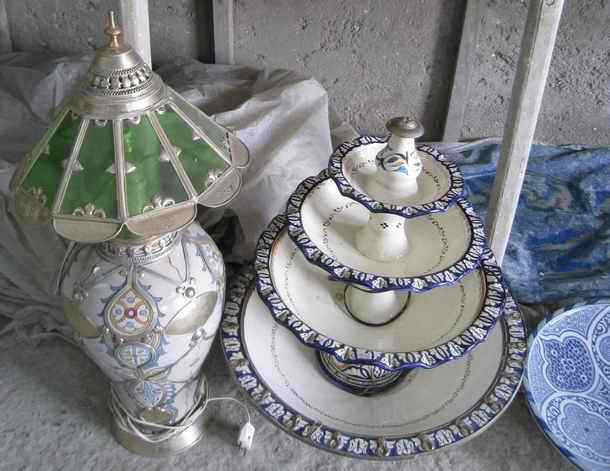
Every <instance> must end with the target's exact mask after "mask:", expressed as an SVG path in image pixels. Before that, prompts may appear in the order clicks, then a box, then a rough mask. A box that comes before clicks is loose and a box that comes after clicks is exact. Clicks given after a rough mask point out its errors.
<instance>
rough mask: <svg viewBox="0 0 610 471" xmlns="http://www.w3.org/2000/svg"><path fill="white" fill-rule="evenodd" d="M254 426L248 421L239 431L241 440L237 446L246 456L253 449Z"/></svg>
mask: <svg viewBox="0 0 610 471" xmlns="http://www.w3.org/2000/svg"><path fill="white" fill-rule="evenodd" d="M255 430H256V429H255V428H254V425H252V424H251V423H250V421H248V422H247V423H246V424H244V426H243V427H242V428H241V429H240V430H239V438H238V439H237V446H238V447H239V448H240V450H242V451H243V452H244V454H246V452H247V451H248V450H249V449H250V448H252V441H253V440H254V431H255Z"/></svg>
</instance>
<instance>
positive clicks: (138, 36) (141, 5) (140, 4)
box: [119, 0, 152, 65]
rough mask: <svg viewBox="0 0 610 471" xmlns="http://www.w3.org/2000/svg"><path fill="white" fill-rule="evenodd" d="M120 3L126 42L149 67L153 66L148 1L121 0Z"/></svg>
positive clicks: (121, 21) (121, 20)
mask: <svg viewBox="0 0 610 471" xmlns="http://www.w3.org/2000/svg"><path fill="white" fill-rule="evenodd" d="M119 3H120V8H121V19H120V23H121V27H122V29H123V34H124V35H125V41H126V42H127V43H129V44H130V45H131V47H133V48H134V49H135V51H136V52H137V53H138V54H139V55H140V57H141V58H142V59H143V60H144V61H145V62H146V63H147V64H148V65H151V64H152V62H151V57H150V24H149V20H148V0H119Z"/></svg>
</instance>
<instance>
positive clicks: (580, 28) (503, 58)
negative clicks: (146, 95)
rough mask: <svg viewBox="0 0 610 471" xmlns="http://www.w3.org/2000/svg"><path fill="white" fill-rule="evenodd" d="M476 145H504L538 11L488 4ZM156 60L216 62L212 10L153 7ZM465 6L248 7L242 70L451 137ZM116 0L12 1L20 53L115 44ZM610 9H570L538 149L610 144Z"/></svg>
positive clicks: (375, 119) (184, 0)
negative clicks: (282, 73) (529, 18)
mask: <svg viewBox="0 0 610 471" xmlns="http://www.w3.org/2000/svg"><path fill="white" fill-rule="evenodd" d="M481 1H482V2H483V3H484V12H485V14H484V21H483V24H482V30H481V34H480V35H479V43H478V50H477V52H476V57H475V62H474V64H475V67H474V70H473V74H472V80H471V93H470V97H469V105H468V107H467V110H466V115H465V122H464V127H463V137H464V138H476V137H485V136H500V135H501V134H502V132H503V126H504V118H505V116H506V110H507V107H508V103H509V99H510V93H511V88H512V80H513V77H514V73H515V68H516V64H517V58H518V53H519V46H520V43H521V35H522V33H523V27H524V25H525V16H526V12H527V2H526V1H524V0H510V1H506V0H481ZM149 3H150V18H151V41H152V51H153V62H155V63H156V64H160V63H163V62H166V61H167V60H169V59H173V58H175V57H187V58H199V59H200V60H202V61H203V62H206V61H210V60H211V59H212V28H211V17H212V13H211V3H212V2H211V0H149ZM464 6H465V0H459V1H458V0H425V1H424V0H419V1H415V0H410V1H404V0H383V1H381V2H380V1H377V0H334V1H330V2H323V1H320V0H248V1H245V0H236V8H235V55H236V61H237V63H238V64H244V65H252V66H255V67H262V66H267V67H271V68H276V67H282V68H288V69H294V70H297V71H299V72H302V73H304V74H306V75H311V76H313V77H315V78H316V79H318V80H319V81H320V82H321V83H322V84H323V85H324V86H325V87H326V88H327V89H328V91H329V94H330V96H331V97H332V98H331V103H332V105H333V106H334V108H335V109H336V110H337V111H338V112H339V114H340V115H341V116H343V117H344V118H345V119H346V120H347V121H348V122H351V123H352V124H354V125H355V126H356V128H358V129H359V130H360V131H361V132H372V133H382V132H384V128H383V123H384V122H385V120H386V119H387V118H388V117H390V116H393V115H396V114H402V113H405V112H411V113H413V114H415V115H417V116H418V117H420V118H421V119H422V120H423V122H424V124H425V126H426V128H427V133H426V138H428V139H431V140H436V139H439V138H440V136H441V133H442V128H443V123H444V119H445V113H446V109H447V104H448V99H449V97H448V94H449V92H450V89H451V81H452V75H453V69H454V67H455V58H456V54H457V50H458V46H459V38H460V29H461V22H462V15H463V11H464ZM110 7H115V8H116V7H117V3H116V0H70V1H61V0H45V1H44V2H40V1H38V0H19V1H17V0H9V1H8V2H7V11H8V18H9V27H10V30H11V35H12V41H13V47H14V49H15V50H17V51H42V52H45V51H53V52H60V53H77V52H83V51H88V50H92V49H93V48H94V46H96V45H100V44H102V43H103V41H104V39H103V34H102V31H101V29H102V28H101V27H100V23H101V21H102V20H103V16H104V14H105V11H106V10H107V9H108V8H110ZM609 17H610V2H608V1H606V0H581V1H578V2H565V7H564V14H563V19H562V21H561V25H560V29H559V34H558V38H557V46H556V50H555V54H554V57H553V61H552V64H551V71H550V76H549V83H548V86H547V89H546V92H545V97H544V101H543V104H542V111H541V115H540V120H539V123H538V129H537V132H536V136H535V139H536V140H537V141H540V142H547V143H553V144H563V143H581V144H606V145H607V144H610V131H609V112H608V93H609V87H608V78H609V74H608V65H607V64H608V61H609V59H610V52H609V51H610V36H609V35H608V34H607V22H608V18H609Z"/></svg>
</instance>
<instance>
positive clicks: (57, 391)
mask: <svg viewBox="0 0 610 471" xmlns="http://www.w3.org/2000/svg"><path fill="white" fill-rule="evenodd" d="M1 326H2V323H1V319H0V330H1ZM204 371H205V372H206V374H207V376H208V377H209V379H210V382H211V390H212V395H213V396H218V395H223V396H224V395H235V394H237V388H236V386H235V384H234V382H233V380H232V379H231V378H230V377H229V372H228V370H227V368H226V366H225V364H224V359H223V358H222V354H221V352H220V347H219V345H218V343H216V345H215V347H214V349H213V350H212V354H211V356H210V358H208V360H207V361H206V364H205V365H204ZM107 396H108V385H107V383H106V381H105V380H104V378H103V376H102V374H101V373H100V372H99V370H98V369H97V367H96V366H95V365H94V364H93V363H92V362H91V361H90V360H89V359H88V358H87V357H86V356H85V355H84V354H83V353H81V352H80V351H79V350H77V349H76V348H75V347H72V346H71V345H69V344H66V343H63V342H62V341H59V340H57V341H44V342H43V343H41V344H40V345H39V346H38V347H37V348H34V349H31V347H29V346H27V345H25V344H23V343H20V342H19V341H18V340H16V339H15V338H14V337H12V336H5V337H2V338H0V403H1V404H2V407H1V409H0V410H1V411H2V421H1V422H0V457H2V458H1V459H0V470H2V471H16V470H20V471H30V470H32V471H38V470H62V471H85V470H128V469H134V470H135V469H146V470H150V471H153V470H159V471H161V470H163V471H167V470H174V469H175V470H196V469H197V470H199V469H206V470H207V469H209V470H233V469H244V470H257V471H258V470H283V471H290V470H298V471H307V470H316V471H329V470H350V471H358V470H399V469H400V470H404V471H409V470H413V471H415V470H418V471H422V470H423V471H425V470H430V471H432V470H434V471H444V470H446V471H479V470H493V471H518V470H536V471H546V470H549V471H550V470H553V471H567V470H570V469H573V468H572V467H571V465H569V464H568V463H567V462H566V461H564V460H563V458H562V457H561V455H560V454H559V453H558V452H557V451H556V450H554V449H553V448H552V447H551V446H550V445H549V444H548V443H547V442H546V441H545V439H544V437H543V436H542V434H541V433H540V432H539V431H538V429H537V428H536V425H535V424H534V422H533V421H532V419H531V418H530V417H529V414H528V412H527V409H526V407H525V404H524V400H523V398H522V397H518V398H517V399H516V400H515V402H514V403H513V405H512V406H511V407H510V409H509V410H508V411H507V413H506V414H505V415H504V416H502V417H501V418H500V419H499V421H498V422H497V423H495V424H494V425H493V426H492V427H491V428H490V429H489V430H488V431H487V432H485V433H483V434H482V435H479V436H478V437H476V438H474V439H472V440H471V441H470V442H468V443H466V444H464V445H462V446H460V447H456V448H453V449H451V450H448V451H443V452H439V453H437V454H433V455H430V456H425V457H420V458H414V459H411V460H407V461H402V462H394V463H390V462H386V463H375V462H370V461H359V460H354V459H349V458H344V457H340V456H336V455H333V454H330V453H327V452H324V451H321V450H318V449H315V448H312V447H310V446H308V445H305V444H304V443H301V442H299V441H298V440H296V439H295V438H292V437H290V436H289V435H287V434H286V433H284V432H282V431H280V430H279V429H277V428H276V427H275V426H273V425H272V424H271V423H270V422H268V421H267V420H266V419H265V418H263V417H262V416H261V415H260V414H258V413H256V412H253V423H254V426H255V427H256V429H257V432H256V435H255V437H254V447H253V449H252V450H251V451H250V452H249V453H248V454H247V455H246V456H245V457H244V456H242V455H241V454H240V453H239V451H238V449H237V448H236V446H235V445H234V443H235V441H236V437H237V430H238V428H239V426H240V425H241V424H242V423H243V422H242V421H243V420H244V419H243V416H242V412H241V410H240V409H239V408H238V407H236V406H233V405H231V404H210V406H209V410H208V412H206V417H207V418H206V421H207V426H208V429H207V430H208V432H207V435H206V437H205V438H204V440H203V441H202V442H201V443H200V444H198V445H197V446H196V447H194V448H192V449H191V450H189V451H188V452H186V453H184V454H182V455H178V456H175V457H170V458H166V459H152V458H143V457H139V456H136V455H133V454H131V453H129V452H128V451H126V450H124V449H123V448H121V447H120V445H118V444H117V443H116V442H115V441H114V439H113V438H112V435H111V433H110V413H109V411H108V409H107V407H106V400H107ZM405 407H408V404H405ZM251 410H252V408H251Z"/></svg>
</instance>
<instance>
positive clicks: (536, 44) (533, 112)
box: [487, 0, 563, 264]
mask: <svg viewBox="0 0 610 471" xmlns="http://www.w3.org/2000/svg"><path fill="white" fill-rule="evenodd" d="M562 8H563V0H531V1H530V6H529V10H528V13H527V22H526V24H525V32H524V33H523V41H522V43H521V53H520V55H519V64H518V66H517V73H516V74H515V81H514V83H513V91H512V95H511V101H510V106H509V109H508V115H507V118H506V124H505V126H504V136H503V140H502V149H501V153H500V160H499V162H498V169H497V171H496V178H495V180H494V184H493V188H492V191H491V195H490V202H489V211H488V213H487V214H488V216H487V233H488V234H489V238H490V243H491V249H492V251H493V252H494V254H495V256H496V258H497V260H498V263H499V264H502V260H503V259H504V253H505V251H506V247H507V245H508V238H509V236H510V230H511V227H512V224H513V219H514V217H515V213H516V211H517V204H518V202H519V195H520V193H521V186H522V185H523V179H524V177H525V169H526V167H527V160H528V157H529V153H530V147H531V145H532V140H533V138H534V131H535V130H536V121H537V120H538V112H539V111H540V105H541V103H542V95H543V93H544V86H545V84H546V78H547V75H548V73H549V66H550V63H551V56H552V55H553V47H554V45H555V38H556V36H557V28H558V26H559V20H560V18H561V10H562Z"/></svg>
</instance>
